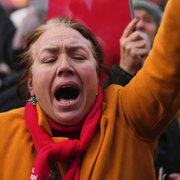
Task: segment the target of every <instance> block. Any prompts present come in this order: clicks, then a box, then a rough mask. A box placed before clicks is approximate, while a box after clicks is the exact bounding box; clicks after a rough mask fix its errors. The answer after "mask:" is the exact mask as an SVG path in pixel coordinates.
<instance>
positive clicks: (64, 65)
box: [57, 57, 75, 76]
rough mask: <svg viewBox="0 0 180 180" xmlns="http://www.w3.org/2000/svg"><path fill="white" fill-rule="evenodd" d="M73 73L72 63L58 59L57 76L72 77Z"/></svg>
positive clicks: (65, 58) (64, 59) (64, 58)
mask: <svg viewBox="0 0 180 180" xmlns="http://www.w3.org/2000/svg"><path fill="white" fill-rule="evenodd" d="M74 73H75V70H74V68H73V65H72V62H71V61H70V60H69V59H68V58H67V57H63V58H62V59H59V64H58V68H57V74H58V76H68V75H73V74H74Z"/></svg>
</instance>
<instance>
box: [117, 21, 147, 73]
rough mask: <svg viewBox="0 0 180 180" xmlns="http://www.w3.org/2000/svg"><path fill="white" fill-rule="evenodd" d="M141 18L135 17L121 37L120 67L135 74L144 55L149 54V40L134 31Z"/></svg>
mask: <svg viewBox="0 0 180 180" xmlns="http://www.w3.org/2000/svg"><path fill="white" fill-rule="evenodd" d="M139 20H140V19H138V18H135V19H133V20H132V21H131V22H130V23H129V24H128V26H127V27H126V28H125V30H124V32H123V35H122V37H121V39H120V50H121V59H120V64H119V65H120V67H121V68H122V69H123V70H125V71H126V72H128V73H129V74H131V75H133V76H134V75H135V74H136V72H137V69H138V67H139V64H140V62H141V59H142V57H144V56H145V57H146V56H147V54H148V50H147V49H148V48H147V42H146V41H145V39H144V38H143V36H142V35H141V33H139V32H138V31H135V32H133V30H134V28H135V27H136V24H137V23H138V22H139Z"/></svg>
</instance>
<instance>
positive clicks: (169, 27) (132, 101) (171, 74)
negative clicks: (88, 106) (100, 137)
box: [118, 0, 180, 142]
mask: <svg viewBox="0 0 180 180" xmlns="http://www.w3.org/2000/svg"><path fill="white" fill-rule="evenodd" d="M179 12H180V1H179V0H169V2H168V4H167V7H166V11H165V14H164V19H163V21H162V23H161V26H160V28H159V30H158V33H157V36H156V38H155V41H154V45H153V48H152V50H151V52H150V54H149V56H148V57H147V59H146V61H145V63H144V67H143V68H142V69H141V70H140V71H139V72H138V73H137V75H136V76H135V77H134V78H133V79H132V80H131V82H130V83H129V84H128V85H127V86H126V87H125V88H123V90H121V91H119V98H118V104H119V106H118V107H119V111H118V113H119V114H118V116H121V119H124V120H122V121H123V122H121V123H122V124H123V123H124V124H123V126H126V127H125V128H127V129H129V131H131V133H132V134H133V135H134V136H136V137H137V138H139V139H141V140H143V141H146V142H154V141H156V140H157V139H158V137H159V136H160V135H161V133H162V132H163V131H164V130H165V128H166V127H167V126H168V124H169V123H170V121H171V119H172V118H173V117H174V116H175V114H176V113H177V111H178V110H179V109H180V21H179V19H180V13H179ZM122 124H121V125H122Z"/></svg>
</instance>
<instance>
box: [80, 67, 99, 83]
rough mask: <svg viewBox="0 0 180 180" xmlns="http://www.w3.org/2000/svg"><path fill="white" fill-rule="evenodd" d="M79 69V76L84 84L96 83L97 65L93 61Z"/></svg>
mask: <svg viewBox="0 0 180 180" xmlns="http://www.w3.org/2000/svg"><path fill="white" fill-rule="evenodd" d="M81 70H82V74H81V77H82V79H83V80H84V82H85V83H86V84H88V85H97V84H98V81H99V78H98V72H97V66H96V64H95V63H93V64H90V65H89V66H85V67H84V68H82V69H81Z"/></svg>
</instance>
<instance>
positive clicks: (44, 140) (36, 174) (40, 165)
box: [25, 86, 103, 180]
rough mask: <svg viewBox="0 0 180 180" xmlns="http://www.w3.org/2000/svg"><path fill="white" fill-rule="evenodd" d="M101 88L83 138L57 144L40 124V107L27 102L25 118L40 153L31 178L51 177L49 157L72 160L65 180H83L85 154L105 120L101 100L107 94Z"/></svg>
mask: <svg viewBox="0 0 180 180" xmlns="http://www.w3.org/2000/svg"><path fill="white" fill-rule="evenodd" d="M98 91H99V94H98V96H97V97H96V100H95V103H94V105H93V107H92V109H91V111H90V112H89V114H88V115H87V117H86V119H85V121H84V124H83V126H82V129H81V133H80V140H78V139H74V140H66V141H63V142H58V143H54V142H53V141H52V139H51V137H50V135H49V134H47V133H46V132H45V131H44V130H43V129H42V128H41V127H40V126H39V125H38V114H37V111H36V107H35V106H33V105H32V104H31V103H29V102H28V103H27V104H26V107H25V121H26V124H27V128H28V130H29V132H30V134H31V136H32V140H33V143H34V146H35V148H36V150H37V152H38V155H37V157H36V160H35V162H34V166H33V169H32V173H31V177H30V180H31V179H36V180H45V179H48V174H49V163H48V160H52V161H65V160H67V161H70V163H69V166H68V168H67V173H66V175H65V176H64V177H63V180H72V179H74V180H79V175H80V163H81V155H82V153H83V152H84V151H85V150H86V148H87V147H88V145H89V144H90V142H91V139H92V138H93V135H94V133H95V131H96V129H97V127H98V125H99V121H100V119H101V103H102V100H103V93H102V90H101V88H100V86H99V87H98ZM72 157H73V158H72Z"/></svg>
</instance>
